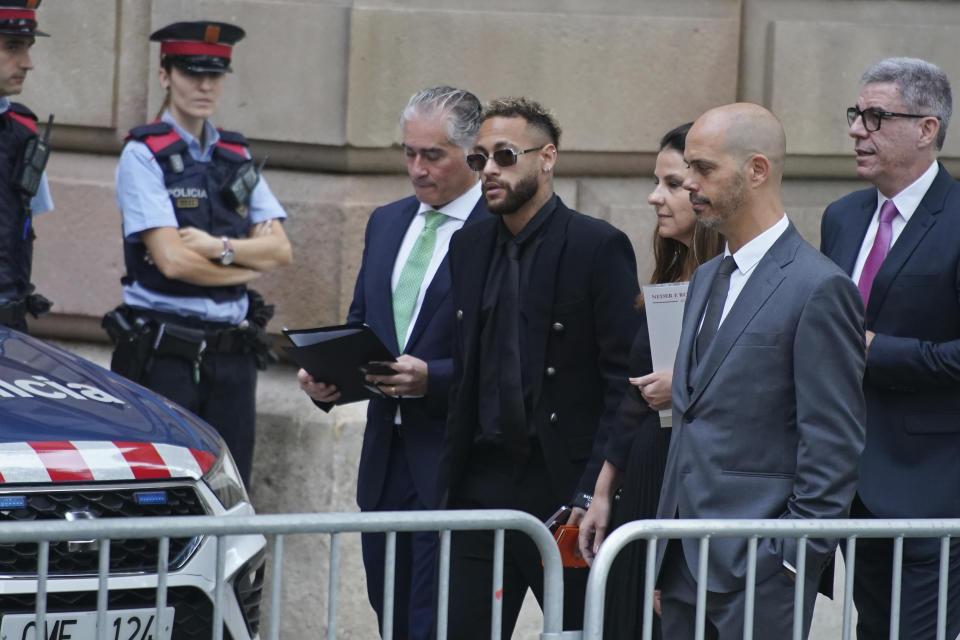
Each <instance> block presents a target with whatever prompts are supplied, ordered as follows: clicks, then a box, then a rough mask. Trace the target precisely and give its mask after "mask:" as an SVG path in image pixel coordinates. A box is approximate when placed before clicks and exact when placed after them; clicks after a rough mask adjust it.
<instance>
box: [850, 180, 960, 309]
mask: <svg viewBox="0 0 960 640" xmlns="http://www.w3.org/2000/svg"><path fill="white" fill-rule="evenodd" d="M951 180H952V178H950V176H949V175H948V174H947V172H946V170H945V169H944V168H943V165H940V167H939V170H938V171H937V177H936V178H934V180H933V183H932V184H931V185H930V188H929V189H927V193H926V194H924V196H923V200H921V201H920V204H919V205H918V206H917V210H916V211H914V212H913V215H912V216H910V221H909V222H908V223H907V226H905V227H904V228H903V231H902V232H900V236H899V237H898V238H897V241H896V242H895V243H893V246H892V247H891V248H890V253H888V254H887V257H886V258H884V260H883V264H881V265H880V270H879V271H877V275H876V277H875V278H874V280H873V286H872V287H871V288H870V301H869V303H868V304H867V313H866V321H867V326H868V327H869V326H873V321H874V320H875V319H876V317H877V312H878V310H879V309H880V307H881V306H883V301H884V299H885V298H886V297H887V292H888V291H889V290H890V285H891V284H893V280H894V279H895V278H896V277H897V274H898V273H900V270H901V269H902V268H903V265H904V264H906V262H907V260H909V259H910V256H911V255H913V252H914V251H915V250H916V248H917V245H919V244H920V241H921V240H923V238H924V236H926V235H927V233H928V232H929V231H930V229H932V228H933V226H934V225H935V224H936V222H937V218H936V216H937V214H938V213H940V212H941V211H943V203H944V200H945V199H946V195H947V191H948V190H949V187H950V182H951Z"/></svg>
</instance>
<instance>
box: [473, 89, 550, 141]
mask: <svg viewBox="0 0 960 640" xmlns="http://www.w3.org/2000/svg"><path fill="white" fill-rule="evenodd" d="M496 117H501V118H523V119H524V120H526V121H527V123H528V124H529V125H530V126H532V127H533V128H534V129H537V130H538V131H540V132H541V133H543V134H544V135H545V136H547V137H548V138H549V139H550V142H552V143H553V146H555V147H556V148H558V149H559V148H560V133H561V131H560V125H559V124H557V119H556V117H555V116H554V115H553V114H552V113H551V112H550V111H549V110H548V109H545V108H544V107H543V106H541V105H540V103H538V102H536V101H534V100H531V99H530V98H523V97H521V98H498V99H497V100H491V101H490V102H488V103H487V106H486V107H484V109H483V116H482V120H483V121H486V120H489V119H490V118H496Z"/></svg>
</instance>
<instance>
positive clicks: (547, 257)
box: [520, 197, 573, 406]
mask: <svg viewBox="0 0 960 640" xmlns="http://www.w3.org/2000/svg"><path fill="white" fill-rule="evenodd" d="M552 216H553V220H549V221H548V222H547V224H548V225H549V226H548V227H547V229H546V236H544V238H543V242H542V243H541V244H540V249H539V250H538V251H537V260H536V265H535V266H534V268H533V269H532V270H531V273H530V289H529V290H528V291H523V292H521V301H520V308H521V310H522V311H523V313H524V315H525V316H526V317H527V319H528V322H527V332H528V334H527V335H528V336H529V342H528V344H527V354H528V357H529V359H530V360H529V362H530V367H531V368H530V370H531V371H543V367H544V362H545V359H546V357H547V338H548V337H549V330H550V325H551V324H552V322H553V303H554V300H555V296H554V292H555V289H556V282H557V271H558V269H559V265H560V256H561V255H562V254H563V249H564V246H565V245H566V242H567V225H568V224H569V222H570V219H571V218H573V214H572V213H571V212H570V209H568V208H567V207H566V205H564V204H563V202H561V200H560V198H559V197H557V208H556V210H555V211H554V212H553V214H552ZM531 320H532V321H531ZM533 380H534V383H533V384H534V387H533V389H532V391H533V394H532V397H533V406H537V402H539V400H540V385H541V382H542V380H543V376H533Z"/></svg>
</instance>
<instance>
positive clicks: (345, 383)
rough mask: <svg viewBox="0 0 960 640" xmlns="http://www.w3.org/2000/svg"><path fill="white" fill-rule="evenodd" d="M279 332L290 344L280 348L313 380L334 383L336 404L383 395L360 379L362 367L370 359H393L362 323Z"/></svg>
mask: <svg viewBox="0 0 960 640" xmlns="http://www.w3.org/2000/svg"><path fill="white" fill-rule="evenodd" d="M283 334H284V335H285V336H287V339H288V340H290V342H291V343H292V344H293V346H291V347H284V348H283V350H284V351H285V352H286V353H287V354H288V355H289V356H290V357H291V358H293V360H294V362H296V363H297V364H299V365H300V366H301V367H303V368H304V369H306V370H307V373H309V374H310V375H311V376H313V379H314V380H317V381H319V382H325V383H327V384H334V385H336V386H337V390H338V391H339V392H340V399H339V400H337V402H336V404H346V403H348V402H356V401H357V400H366V399H368V398H372V397H374V396H383V395H384V394H383V393H382V392H381V391H380V390H379V389H378V388H377V387H376V386H375V385H373V384H371V383H368V382H367V381H366V380H364V372H363V369H366V368H367V365H368V363H370V362H396V358H394V357H393V354H392V353H390V350H389V349H388V348H387V347H386V345H384V344H383V342H382V341H381V340H380V338H378V337H377V334H375V333H374V332H373V330H372V329H371V328H370V327H369V326H367V325H366V324H363V323H362V322H353V323H350V324H341V325H335V326H332V327H318V328H316V329H284V330H283ZM371 373H373V371H371Z"/></svg>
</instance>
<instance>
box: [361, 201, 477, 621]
mask: <svg viewBox="0 0 960 640" xmlns="http://www.w3.org/2000/svg"><path fill="white" fill-rule="evenodd" d="M419 207H420V203H419V201H417V199H416V198H414V197H412V196H411V197H409V198H404V199H403V200H399V201H397V202H393V203H391V204H388V205H385V206H383V207H379V208H378V209H376V210H375V211H374V212H373V213H372V214H371V216H370V220H369V221H368V223H367V230H366V236H365V240H364V248H363V262H362V264H361V266H360V273H359V274H358V276H357V284H356V287H355V288H354V293H353V302H352V303H351V304H350V313H349V316H348V321H349V322H365V323H367V324H368V325H370V327H371V328H372V329H373V331H374V333H376V334H377V336H379V337H380V339H381V340H382V341H383V343H384V344H386V345H387V346H388V347H390V348H391V349H392V350H394V353H395V355H400V354H399V353H397V336H396V330H395V328H394V320H393V304H392V298H393V295H392V289H391V275H392V273H393V269H394V263H395V262H396V258H397V253H398V252H399V250H400V245H401V243H402V242H403V238H404V234H405V233H406V231H407V228H408V227H409V226H410V222H411V220H413V218H414V216H415V215H416V214H417V211H418V209H419ZM489 215H490V214H489V213H487V210H486V208H485V207H484V205H483V201H482V199H481V200H479V201H478V202H477V205H476V206H475V207H474V209H473V211H472V212H471V214H470V217H469V218H468V219H467V221H466V222H465V226H466V225H469V224H472V223H474V222H476V221H478V220H481V219H484V218H487V217H489ZM452 348H453V307H452V302H451V297H450V270H449V266H448V259H447V258H446V257H444V259H443V262H442V263H441V264H440V268H439V269H438V270H437V272H436V274H435V275H434V277H433V280H432V281H431V282H430V284H429V286H428V288H427V291H426V294H425V296H424V299H423V306H422V307H421V309H420V312H419V314H418V315H417V318H416V322H415V324H414V326H413V330H412V332H411V333H410V338H409V340H408V341H407V345H406V348H405V349H404V353H407V354H410V355H412V356H414V357H416V358H420V359H421V360H424V361H426V363H427V367H428V375H429V379H428V385H427V389H428V391H427V394H426V395H425V396H424V397H422V398H400V399H397V398H394V397H386V398H374V399H372V400H370V403H369V405H368V408H367V428H366V430H365V431H364V435H363V449H362V451H361V453H360V469H359V471H358V476H357V504H358V505H359V506H360V508H361V509H362V510H364V511H385V510H397V509H435V508H437V506H438V503H439V493H440V492H439V484H438V473H437V472H438V468H439V460H440V451H441V448H442V443H443V433H444V425H445V422H446V417H447V396H448V393H449V390H450V381H451V376H452V372H453V364H452V360H451V350H452ZM398 406H399V408H400V415H401V417H402V425H396V424H395V419H396V414H397V407H398ZM436 548H437V535H436V533H430V532H424V533H418V534H409V535H400V536H398V538H397V566H396V599H395V606H394V621H395V624H394V637H395V638H407V637H412V638H426V637H429V636H430V633H431V631H432V629H433V622H434V620H435V617H436V616H435V612H434V595H433V592H434V582H435V571H436V570H435V563H436ZM363 559H364V566H365V569H366V573H367V592H368V596H369V598H370V603H371V604H372V605H373V607H374V609H375V610H376V611H377V615H378V617H380V616H382V612H383V606H382V604H383V603H382V599H383V566H384V565H383V562H384V536H383V535H382V534H364V535H363ZM408 632H409V636H408V635H407V634H408Z"/></svg>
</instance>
